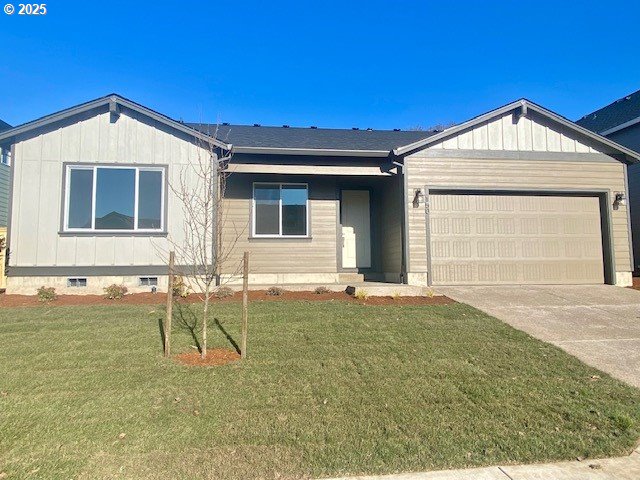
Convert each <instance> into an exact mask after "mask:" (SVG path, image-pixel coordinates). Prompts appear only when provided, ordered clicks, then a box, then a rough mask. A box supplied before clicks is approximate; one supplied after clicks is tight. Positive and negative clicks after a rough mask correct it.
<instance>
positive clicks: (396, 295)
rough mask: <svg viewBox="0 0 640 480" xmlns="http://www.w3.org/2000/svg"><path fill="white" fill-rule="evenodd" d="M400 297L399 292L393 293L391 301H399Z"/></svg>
mask: <svg viewBox="0 0 640 480" xmlns="http://www.w3.org/2000/svg"><path fill="white" fill-rule="evenodd" d="M401 296H402V295H400V292H393V299H394V300H400V297H401Z"/></svg>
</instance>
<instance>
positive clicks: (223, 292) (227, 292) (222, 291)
mask: <svg viewBox="0 0 640 480" xmlns="http://www.w3.org/2000/svg"><path fill="white" fill-rule="evenodd" d="M235 293H236V292H234V291H233V289H232V288H229V287H218V288H216V289H215V290H214V291H213V296H214V297H216V298H227V297H233V295H234V294H235Z"/></svg>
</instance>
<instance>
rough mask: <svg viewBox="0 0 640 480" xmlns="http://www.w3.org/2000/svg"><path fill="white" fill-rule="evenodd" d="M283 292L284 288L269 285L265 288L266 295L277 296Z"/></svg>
mask: <svg viewBox="0 0 640 480" xmlns="http://www.w3.org/2000/svg"><path fill="white" fill-rule="evenodd" d="M283 293H284V290H283V289H281V288H280V287H269V289H268V290H267V295H271V296H273V297H279V296H280V295H282V294H283Z"/></svg>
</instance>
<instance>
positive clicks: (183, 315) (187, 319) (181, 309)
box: [158, 302, 240, 353]
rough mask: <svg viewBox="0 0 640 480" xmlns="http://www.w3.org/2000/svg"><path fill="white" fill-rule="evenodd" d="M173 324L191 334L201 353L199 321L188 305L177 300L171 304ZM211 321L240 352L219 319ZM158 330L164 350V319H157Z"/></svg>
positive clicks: (238, 351)
mask: <svg viewBox="0 0 640 480" xmlns="http://www.w3.org/2000/svg"><path fill="white" fill-rule="evenodd" d="M173 320H174V322H173V324H174V326H176V327H177V328H180V329H182V330H186V331H187V332H189V334H190V335H191V338H192V339H193V341H194V343H195V345H196V348H197V349H198V352H200V353H202V346H201V345H200V340H199V339H198V332H199V331H200V329H201V327H200V321H199V319H198V317H196V314H195V313H194V312H193V310H192V309H191V308H190V307H189V305H184V304H180V303H178V302H176V303H174V304H173ZM213 323H214V325H215V326H216V328H217V329H218V330H220V332H221V333H222V334H223V335H224V336H225V338H226V339H227V341H228V342H229V343H230V344H231V346H232V347H233V349H234V350H235V351H236V352H237V353H240V347H239V346H238V344H237V343H236V341H235V340H234V339H233V337H232V336H231V335H230V334H229V332H227V330H226V329H225V328H224V326H223V325H222V324H221V323H220V320H218V319H217V318H214V319H213ZM158 330H159V332H160V339H161V340H160V341H161V344H162V348H163V351H164V320H163V319H162V318H159V319H158Z"/></svg>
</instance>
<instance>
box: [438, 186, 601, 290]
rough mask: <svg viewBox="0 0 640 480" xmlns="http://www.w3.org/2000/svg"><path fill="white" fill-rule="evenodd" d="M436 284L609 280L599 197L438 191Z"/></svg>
mask: <svg viewBox="0 0 640 480" xmlns="http://www.w3.org/2000/svg"><path fill="white" fill-rule="evenodd" d="M428 221H429V238H430V243H429V256H430V263H431V265H430V266H431V278H432V283H433V284H434V285H474V284H476V285H483V284H484V285H488V284H578V283H580V284H594V283H603V282H604V267H603V255H602V235H601V219H600V203H599V198H598V197H595V196H570V195H567V196H560V195H540V194H535V195H534V194H483V193H478V194H476V193H452V192H448V193H447V192H440V193H436V192H432V193H431V194H430V196H429V213H428Z"/></svg>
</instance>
